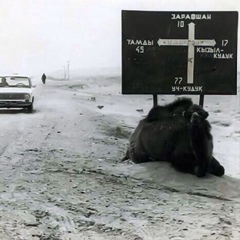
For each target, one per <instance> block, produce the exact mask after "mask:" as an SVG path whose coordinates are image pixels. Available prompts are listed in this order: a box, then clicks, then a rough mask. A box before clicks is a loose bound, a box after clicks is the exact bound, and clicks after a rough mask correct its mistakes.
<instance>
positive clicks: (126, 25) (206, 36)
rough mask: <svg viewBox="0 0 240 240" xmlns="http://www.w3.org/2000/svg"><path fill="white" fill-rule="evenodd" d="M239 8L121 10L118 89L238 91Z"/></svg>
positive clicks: (129, 91) (126, 91)
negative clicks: (232, 9)
mask: <svg viewBox="0 0 240 240" xmlns="http://www.w3.org/2000/svg"><path fill="white" fill-rule="evenodd" d="M237 26H238V12H146V11H122V93H123V94H226V95H227V94H237Z"/></svg>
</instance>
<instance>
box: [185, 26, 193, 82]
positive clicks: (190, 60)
mask: <svg viewBox="0 0 240 240" xmlns="http://www.w3.org/2000/svg"><path fill="white" fill-rule="evenodd" d="M194 39H195V24H194V23H189V24H188V40H189V41H190V44H189V45H188V74H187V83H188V84H193V75H194Z"/></svg>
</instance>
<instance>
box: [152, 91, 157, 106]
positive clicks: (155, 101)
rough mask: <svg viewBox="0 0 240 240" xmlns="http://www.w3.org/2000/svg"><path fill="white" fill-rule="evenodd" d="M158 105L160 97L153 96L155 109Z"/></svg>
mask: <svg viewBox="0 0 240 240" xmlns="http://www.w3.org/2000/svg"><path fill="white" fill-rule="evenodd" d="M157 105H158V96H157V94H153V107H156V106H157Z"/></svg>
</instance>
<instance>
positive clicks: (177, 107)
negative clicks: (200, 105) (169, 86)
mask: <svg viewBox="0 0 240 240" xmlns="http://www.w3.org/2000/svg"><path fill="white" fill-rule="evenodd" d="M192 105H193V102H192V100H191V99H190V98H178V99H177V100H175V101H174V102H172V103H170V104H167V105H165V106H156V107H153V108H152V109H151V110H150V111H149V113H148V115H147V117H146V120H147V121H148V122H152V121H156V120H161V119H163V118H166V117H173V116H179V115H181V114H182V113H183V112H184V111H186V110H188V109H189V107H190V106H192Z"/></svg>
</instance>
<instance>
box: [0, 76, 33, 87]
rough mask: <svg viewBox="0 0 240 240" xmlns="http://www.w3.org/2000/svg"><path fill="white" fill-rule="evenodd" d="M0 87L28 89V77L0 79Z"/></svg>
mask: <svg viewBox="0 0 240 240" xmlns="http://www.w3.org/2000/svg"><path fill="white" fill-rule="evenodd" d="M0 87H22V88H30V87H31V85H30V79H29V78H28V77H13V76H9V77H5V76H4V77H0Z"/></svg>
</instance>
